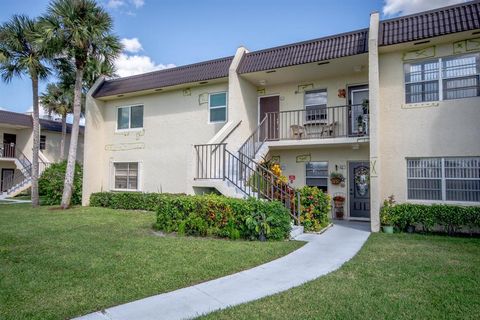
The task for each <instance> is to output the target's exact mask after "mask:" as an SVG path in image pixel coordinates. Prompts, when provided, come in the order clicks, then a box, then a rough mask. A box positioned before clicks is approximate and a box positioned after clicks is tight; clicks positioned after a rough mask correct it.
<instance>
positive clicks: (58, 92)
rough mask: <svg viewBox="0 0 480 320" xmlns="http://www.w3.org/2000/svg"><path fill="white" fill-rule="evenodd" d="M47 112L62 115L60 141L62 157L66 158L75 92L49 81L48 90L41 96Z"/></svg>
mask: <svg viewBox="0 0 480 320" xmlns="http://www.w3.org/2000/svg"><path fill="white" fill-rule="evenodd" d="M40 101H41V102H42V106H43V108H44V110H45V111H46V112H48V113H49V114H51V113H55V114H58V115H60V116H61V117H62V140H61V141H60V159H62V160H63V159H65V140H66V136H67V115H68V114H69V113H71V112H72V105H73V92H71V90H68V89H66V88H62V87H61V84H60V83H58V84H57V83H49V84H48V85H47V90H46V91H45V92H44V93H43V94H42V95H41V96H40Z"/></svg>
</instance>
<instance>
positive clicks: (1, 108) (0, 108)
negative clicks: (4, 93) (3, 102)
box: [0, 107, 8, 111]
mask: <svg viewBox="0 0 480 320" xmlns="http://www.w3.org/2000/svg"><path fill="white" fill-rule="evenodd" d="M0 110H4V111H6V110H8V109H7V108H3V107H0Z"/></svg>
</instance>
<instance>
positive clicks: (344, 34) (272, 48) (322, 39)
mask: <svg viewBox="0 0 480 320" xmlns="http://www.w3.org/2000/svg"><path fill="white" fill-rule="evenodd" d="M368 30H369V28H363V29H357V30H353V31H347V32H342V33H337V34H332V35H328V36H324V37H320V38H314V39H310V40H303V41H299V42H293V43H289V44H283V45H279V46H275V47H270V48H265V49H259V50H255V51H250V52H248V53H247V54H248V55H250V54H256V53H262V52H267V51H270V50H278V49H282V48H288V47H292V46H298V45H302V44H306V43H310V42H316V41H324V40H328V39H333V38H338V37H343V36H346V35H351V34H355V33H361V32H367V33H368Z"/></svg>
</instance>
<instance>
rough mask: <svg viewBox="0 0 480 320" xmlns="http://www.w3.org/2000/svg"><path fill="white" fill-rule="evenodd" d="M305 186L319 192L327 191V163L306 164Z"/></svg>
mask: <svg viewBox="0 0 480 320" xmlns="http://www.w3.org/2000/svg"><path fill="white" fill-rule="evenodd" d="M305 168H306V172H305V177H306V181H305V182H306V185H307V186H309V187H317V188H319V189H320V190H322V191H324V192H327V191H328V162H324V161H322V162H307V164H306V166H305Z"/></svg>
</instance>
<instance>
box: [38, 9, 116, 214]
mask: <svg viewBox="0 0 480 320" xmlns="http://www.w3.org/2000/svg"><path fill="white" fill-rule="evenodd" d="M41 24H42V29H43V40H44V41H45V43H47V44H48V45H47V46H48V47H49V48H52V49H53V50H54V51H57V52H58V53H60V54H59V56H62V57H65V58H67V59H69V60H70V61H71V62H72V65H73V66H74V70H75V86H74V98H73V124H72V133H71V137H70V149H69V152H68V161H67V170H66V173H65V182H64V188H63V195H62V203H61V207H62V208H63V209H66V208H68V207H69V206H70V200H71V197H72V187H73V177H74V174H75V161H76V156H77V144H78V131H79V125H80V112H81V101H82V86H83V81H84V73H85V69H86V67H87V63H88V61H89V60H90V59H91V60H98V61H103V62H106V63H110V64H112V63H113V60H114V59H115V58H116V57H117V56H118V55H119V54H120V51H121V44H120V41H119V40H118V38H117V37H116V36H114V35H113V34H112V33H111V32H112V28H113V21H112V18H111V17H110V15H109V14H108V13H107V12H106V11H105V10H104V9H103V8H102V7H101V6H99V5H98V4H97V3H96V2H95V1H93V0H55V1H53V2H52V3H51V4H50V6H49V7H48V11H47V14H46V15H45V16H44V17H43V18H42V19H41Z"/></svg>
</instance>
